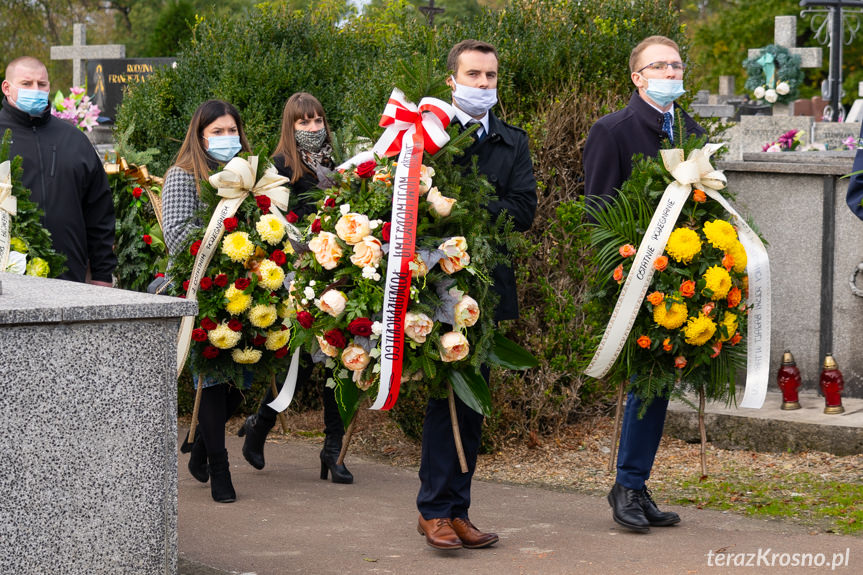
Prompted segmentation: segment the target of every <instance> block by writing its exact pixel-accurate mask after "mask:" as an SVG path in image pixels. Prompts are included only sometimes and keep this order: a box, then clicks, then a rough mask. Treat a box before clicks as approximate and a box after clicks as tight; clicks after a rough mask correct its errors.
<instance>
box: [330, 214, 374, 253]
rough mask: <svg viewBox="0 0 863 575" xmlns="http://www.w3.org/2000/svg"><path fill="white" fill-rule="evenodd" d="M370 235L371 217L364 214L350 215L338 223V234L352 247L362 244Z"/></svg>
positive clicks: (346, 215) (344, 216)
mask: <svg viewBox="0 0 863 575" xmlns="http://www.w3.org/2000/svg"><path fill="white" fill-rule="evenodd" d="M370 233H372V228H371V226H370V225H369V217H368V216H366V215H364V214H355V213H348V214H345V215H343V216H342V217H340V218H339V221H337V222H336V234H337V235H338V236H339V237H340V238H341V239H342V240H344V241H345V243H347V244H348V245H350V246H353V245H356V244H358V243H360V242H361V241H362V239H363V238H364V237H366V236H367V235H369V234H370Z"/></svg>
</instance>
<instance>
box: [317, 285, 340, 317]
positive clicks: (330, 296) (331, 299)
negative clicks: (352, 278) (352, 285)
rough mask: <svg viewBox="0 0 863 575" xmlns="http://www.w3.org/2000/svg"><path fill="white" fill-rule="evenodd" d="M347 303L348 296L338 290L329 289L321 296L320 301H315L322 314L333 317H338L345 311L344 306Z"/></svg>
mask: <svg viewBox="0 0 863 575" xmlns="http://www.w3.org/2000/svg"><path fill="white" fill-rule="evenodd" d="M347 303H348V296H346V295H345V294H344V293H342V292H340V291H339V290H335V289H331V290H327V291H325V292H324V293H323V294H322V295H321V299H318V300H315V305H316V306H318V309H319V310H321V311H322V312H324V313H328V314H330V315H331V316H333V317H339V316H340V315H342V313H344V311H345V305H347Z"/></svg>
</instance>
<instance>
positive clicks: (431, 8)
mask: <svg viewBox="0 0 863 575" xmlns="http://www.w3.org/2000/svg"><path fill="white" fill-rule="evenodd" d="M419 10H420V12H422V13H423V14H425V15H426V18H428V22H429V26H434V17H435V14H443V13H444V11H445V10H444V9H443V8H440V7H438V6H435V5H434V0H429V5H428V6H420V8H419Z"/></svg>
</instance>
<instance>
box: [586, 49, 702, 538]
mask: <svg viewBox="0 0 863 575" xmlns="http://www.w3.org/2000/svg"><path fill="white" fill-rule="evenodd" d="M629 69H630V72H631V76H630V77H631V79H632V83H633V84H635V87H636V92H635V93H634V94H633V95H632V98H631V99H630V100H629V104H628V105H627V106H626V108H624V109H623V110H620V111H617V112H614V113H612V114H608V115H607V116H603V117H602V118H600V119H599V120H598V121H597V122H596V124H594V125H593V127H592V128H591V129H590V133H589V134H588V136H587V142H586V143H585V146H584V184H585V190H584V194H585V199H586V201H587V202H588V204H589V205H592V206H596V207H601V206H602V205H603V203H604V202H606V201H610V200H611V199H613V198H614V197H615V196H616V195H617V190H618V189H619V188H620V186H621V185H622V184H623V183H624V182H625V181H626V180H627V179H629V176H630V175H631V174H632V156H633V155H635V154H643V155H644V156H645V157H651V158H652V157H655V156H656V155H657V153H658V152H659V149H660V147H662V144H663V143H664V142H665V140H666V139H671V141H672V143H673V142H674V141H675V138H677V137H678V136H677V134H678V133H679V132H680V130H679V127H675V123H676V122H678V121H682V122H683V128H684V132H685V133H686V134H698V135H702V134H704V129H703V128H701V126H699V125H698V124H696V123H695V121H694V120H693V119H692V118H690V117H689V115H687V114H686V112H684V111H683V110H682V109H681V108H680V107H679V106H677V105H675V104H674V100H676V99H677V98H678V97H680V95H682V94H683V92H684V90H683V70H684V65H683V61H682V60H681V59H680V49H679V48H678V46H677V44H676V43H675V42H674V41H673V40H670V39H668V38H666V37H664V36H651V37H649V38H646V39H644V40H643V41H641V42H640V43H639V44H638V45H637V46H636V47H635V48H634V49H633V50H632V54H631V55H630V58H629ZM667 408H668V400H667V399H662V398H656V399H654V400H653V401H652V402H651V404H650V405H649V407H648V408H647V412H646V413H645V414H644V417H642V418H639V417H638V412H639V410H640V409H641V399H640V398H639V397H638V396H636V395H634V394H632V393H630V394H629V396H628V397H627V400H626V411H625V412H624V415H623V427H622V430H621V435H620V449H619V451H618V454H617V478H616V481H615V484H614V487H613V488H612V490H611V492H610V493H609V494H608V501H609V503H610V504H611V507H612V511H613V518H614V520H615V521H616V522H617V523H619V524H620V525H623V526H624V527H627V528H629V529H632V530H633V531H638V532H642V533H644V532H647V531H649V529H650V527H651V526H654V527H658V526H669V525H674V524H676V523H678V522H680V517H678V515H677V514H676V513H673V512H663V511H660V510H659V509H658V508H657V507H656V504H655V503H654V501H653V499H652V498H651V496H650V493H649V491H648V490H647V487H646V485H645V481H647V479H648V478H649V477H650V470H651V468H652V467H653V460H654V458H655V457H656V451H657V449H658V448H659V441H660V439H662V428H663V426H664V424H665V412H666V410H667Z"/></svg>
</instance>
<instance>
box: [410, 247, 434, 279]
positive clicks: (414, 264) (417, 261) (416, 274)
mask: <svg viewBox="0 0 863 575" xmlns="http://www.w3.org/2000/svg"><path fill="white" fill-rule="evenodd" d="M408 267H410V269H411V277H412V278H413V279H419V278H424V277H425V276H426V274H427V273H429V267H428V266H427V265H426V263H425V261H423V259H422V258H421V257H420V255H419V254H416V253H415V254H414V259H413V261H411V263H410V264H408Z"/></svg>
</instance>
